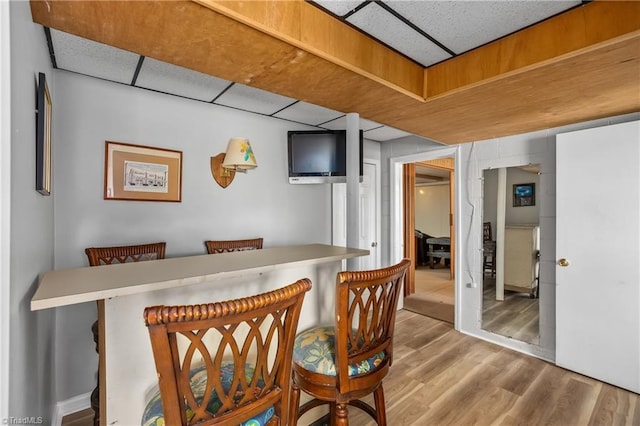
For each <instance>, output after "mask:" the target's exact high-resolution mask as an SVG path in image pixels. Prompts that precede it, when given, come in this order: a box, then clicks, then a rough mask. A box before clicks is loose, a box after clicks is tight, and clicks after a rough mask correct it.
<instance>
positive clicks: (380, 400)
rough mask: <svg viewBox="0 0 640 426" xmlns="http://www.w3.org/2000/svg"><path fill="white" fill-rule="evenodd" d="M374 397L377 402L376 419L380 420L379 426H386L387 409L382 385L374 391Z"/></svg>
mask: <svg viewBox="0 0 640 426" xmlns="http://www.w3.org/2000/svg"><path fill="white" fill-rule="evenodd" d="M373 399H374V400H375V403H376V421H377V422H378V426H386V425H387V411H386V408H385V405H384V390H382V385H380V387H379V388H378V389H376V390H375V392H373Z"/></svg>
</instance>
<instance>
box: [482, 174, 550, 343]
mask: <svg viewBox="0 0 640 426" xmlns="http://www.w3.org/2000/svg"><path fill="white" fill-rule="evenodd" d="M483 178H484V179H483V197H484V199H483V215H482V217H483V228H482V229H483V231H482V240H483V262H482V265H483V266H482V267H483V282H482V286H483V299H482V328H483V329H484V330H487V331H490V332H492V333H496V334H500V335H503V336H506V337H509V338H513V339H517V340H521V341H523V342H527V343H531V344H539V342H540V310H539V285H538V284H539V276H540V268H539V258H540V207H539V203H537V202H536V196H535V195H536V191H540V166H539V165H538V164H529V165H524V166H519V167H505V168H497V169H489V170H484V172H483Z"/></svg>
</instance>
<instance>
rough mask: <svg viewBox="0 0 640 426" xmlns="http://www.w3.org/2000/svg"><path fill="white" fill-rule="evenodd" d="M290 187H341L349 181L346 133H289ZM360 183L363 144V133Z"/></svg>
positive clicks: (310, 131)
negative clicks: (331, 185)
mask: <svg viewBox="0 0 640 426" xmlns="http://www.w3.org/2000/svg"><path fill="white" fill-rule="evenodd" d="M287 139H288V144H287V145H288V153H289V183H293V184H299V183H341V182H346V181H347V132H346V131H345V130H291V131H289V132H287ZM359 140H360V148H359V152H360V158H359V164H360V181H362V141H363V133H362V130H360V138H359Z"/></svg>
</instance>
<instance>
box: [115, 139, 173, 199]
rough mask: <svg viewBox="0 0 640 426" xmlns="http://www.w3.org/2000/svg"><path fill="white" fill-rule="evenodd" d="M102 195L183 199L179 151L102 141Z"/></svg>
mask: <svg viewBox="0 0 640 426" xmlns="http://www.w3.org/2000/svg"><path fill="white" fill-rule="evenodd" d="M104 152H105V154H104V158H105V163H104V164H105V165H104V199H105V200H128V201H168V202H181V201H182V151H176V150H172V149H165V148H156V147H152V146H144V145H135V144H129V143H122V142H112V141H106V142H105V150H104Z"/></svg>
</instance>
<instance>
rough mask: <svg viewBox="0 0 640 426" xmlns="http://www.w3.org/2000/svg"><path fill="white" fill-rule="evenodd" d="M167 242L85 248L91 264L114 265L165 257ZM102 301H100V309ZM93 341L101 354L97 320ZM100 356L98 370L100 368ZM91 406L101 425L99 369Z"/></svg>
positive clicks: (92, 330)
mask: <svg viewBox="0 0 640 426" xmlns="http://www.w3.org/2000/svg"><path fill="white" fill-rule="evenodd" d="M166 246H167V243H165V242H159V243H151V244H137V245H130V246H112V247H89V248H86V249H85V250H84V252H85V254H86V255H87V258H88V259H89V266H101V265H112V264H116V263H127V262H140V261H145V260H157V259H164V252H165V248H166ZM99 306H100V301H98V309H100V308H99ZM91 332H92V333H93V341H94V342H95V343H96V352H97V353H98V355H99V354H100V347H99V341H100V333H99V325H98V321H97V320H96V321H95V322H94V323H93V325H92V326H91ZM99 363H100V358H99V357H98V370H99V369H100V365H99ZM91 408H92V409H93V413H94V415H93V424H94V426H99V425H100V372H99V371H98V383H97V384H96V387H95V389H94V390H93V392H91Z"/></svg>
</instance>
